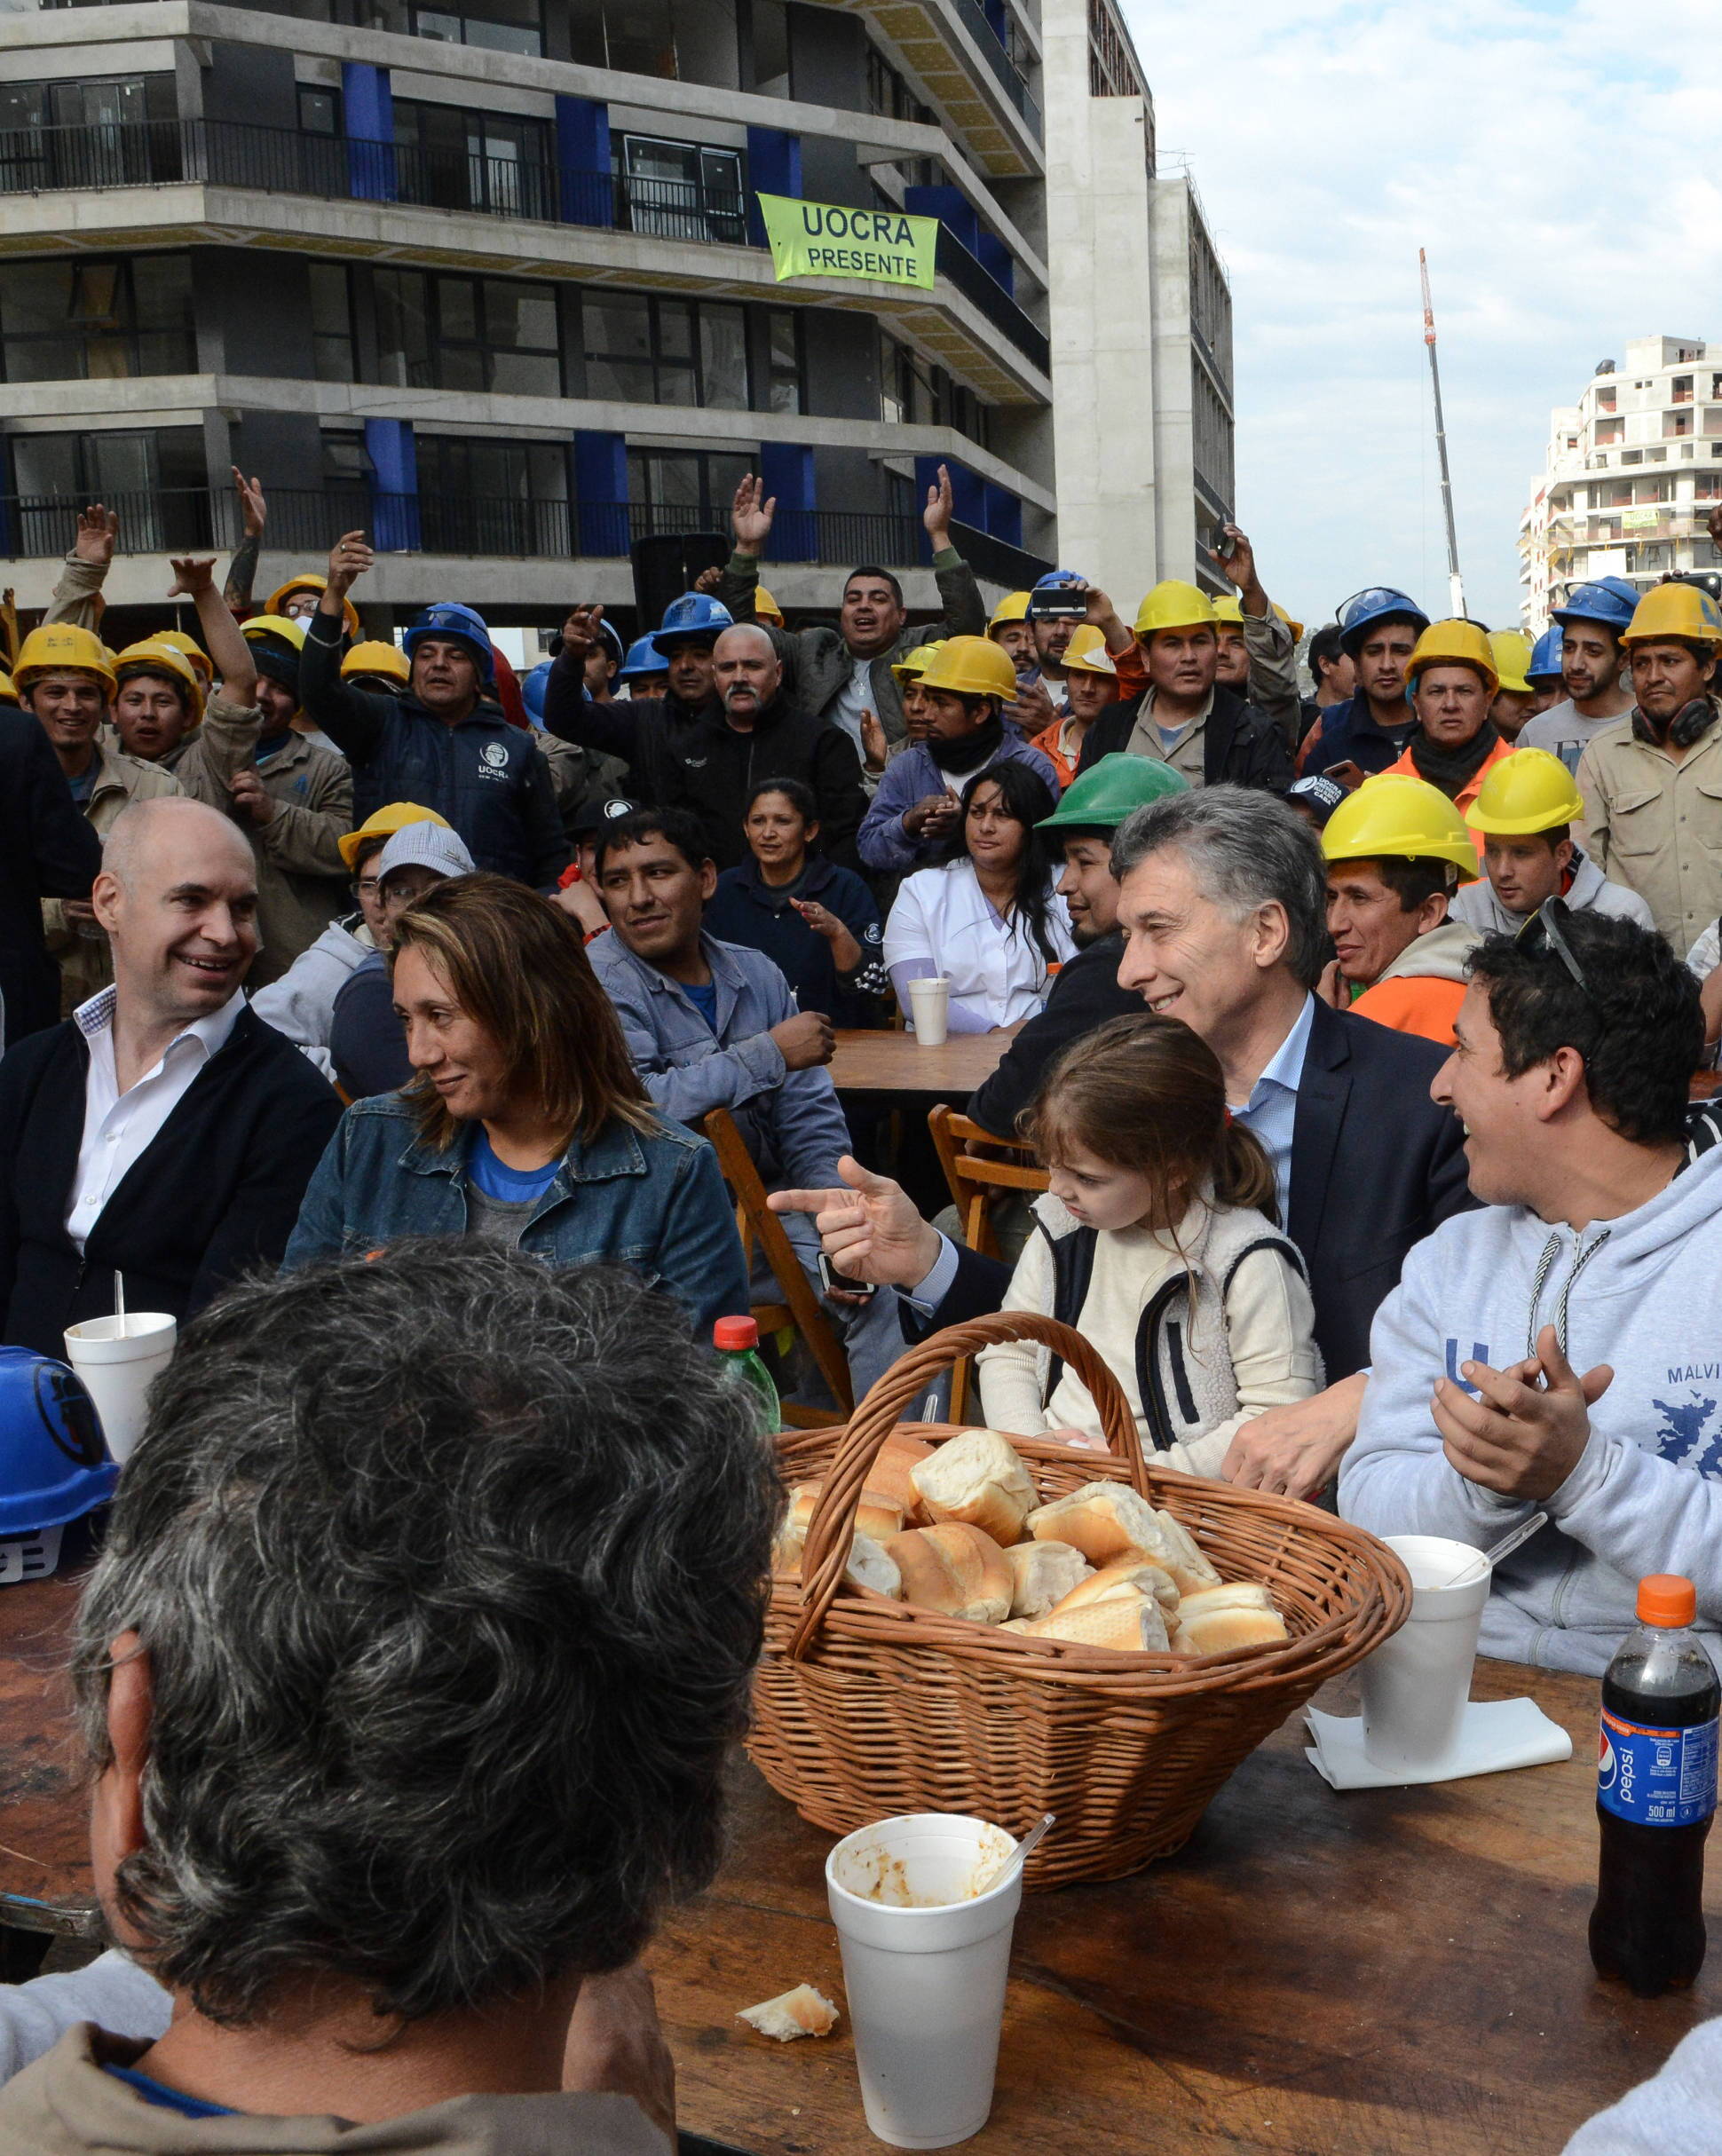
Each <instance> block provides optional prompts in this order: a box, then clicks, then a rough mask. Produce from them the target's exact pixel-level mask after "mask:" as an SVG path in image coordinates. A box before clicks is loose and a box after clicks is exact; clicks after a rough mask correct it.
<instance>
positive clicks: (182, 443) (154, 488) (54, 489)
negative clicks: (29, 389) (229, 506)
mask: <svg viewBox="0 0 1722 2156" xmlns="http://www.w3.org/2000/svg"><path fill="white" fill-rule="evenodd" d="M12 479H13V485H14V489H15V491H16V493H17V494H18V495H19V497H20V513H19V535H18V540H17V542H16V543H17V548H18V551H19V552H20V554H24V555H38V554H59V553H60V552H61V551H63V549H65V547H66V544H67V533H68V531H69V530H70V528H71V518H72V515H73V512H74V511H75V509H78V508H80V507H82V505H83V503H84V502H86V501H91V500H92V499H97V500H101V501H107V502H108V503H109V504H110V505H112V506H113V507H114V508H115V509H117V510H118V512H119V515H120V517H121V519H122V524H123V527H124V531H125V539H126V544H127V546H128V548H129V549H131V550H133V551H136V552H139V553H147V552H153V551H154V550H156V549H170V550H178V549H182V548H188V547H207V546H208V545H209V543H210V536H211V519H210V514H209V474H208V470H207V469H206V466H205V462H204V453H203V432H202V430H201V428H200V427H162V428H159V429H155V430H136V431H134V430H130V429H116V430H115V431H113V432H112V433H90V434H26V435H18V436H15V437H14V438H13V439H12Z"/></svg>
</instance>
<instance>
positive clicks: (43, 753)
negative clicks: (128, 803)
mask: <svg viewBox="0 0 1722 2156" xmlns="http://www.w3.org/2000/svg"><path fill="white" fill-rule="evenodd" d="M101 865H102V847H101V841H100V840H99V838H98V837H97V836H96V833H94V831H93V830H92V829H91V826H90V825H89V824H88V822H87V821H86V820H85V819H84V817H83V816H82V815H80V814H79V812H78V805H77V803H76V802H75V801H74V800H73V799H72V794H71V789H70V787H68V786H67V783H66V774H65V772H64V771H62V770H60V768H59V759H58V758H57V757H56V756H55V754H54V752H53V750H52V749H51V748H50V747H49V746H48V737H47V735H46V734H44V733H43V731H42V727H41V724H40V723H39V722H38V721H37V720H36V719H33V718H32V717H31V716H30V715H29V713H28V712H27V711H7V710H5V709H4V708H3V707H0V1046H4V1047H10V1046H12V1043H13V1042H14V1041H20V1040H22V1039H23V1038H24V1036H25V1035H26V1034H27V1033H34V1032H36V1031H38V1030H39V1029H40V1028H41V1027H43V1026H48V1025H52V1023H54V1019H55V1017H56V1015H58V1013H59V968H58V967H56V966H55V964H54V962H53V960H52V959H51V958H50V957H49V955H48V948H47V945H46V944H44V943H43V940H42V902H43V899H44V898H88V897H89V896H90V886H91V883H92V882H93V881H95V875H96V871H97V870H98V869H99V867H100V866H101Z"/></svg>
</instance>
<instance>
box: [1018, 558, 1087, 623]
mask: <svg viewBox="0 0 1722 2156" xmlns="http://www.w3.org/2000/svg"><path fill="white" fill-rule="evenodd" d="M1087 581H1088V580H1087V578H1086V577H1085V576H1084V575H1083V574H1082V573H1081V571H1080V570H1078V569H1049V570H1048V571H1047V573H1046V575H1045V576H1043V577H1042V578H1041V579H1040V580H1039V582H1038V583H1036V584H1035V585H1034V586H1033V588H1031V591H1030V593H1029V604H1028V607H1027V609H1026V611H1025V612H1024V614H1023V619H1024V620H1028V621H1046V620H1066V621H1068V620H1070V618H1071V616H1072V614H1073V612H1074V611H1075V608H1076V605H1077V604H1078V599H1080V603H1081V604H1082V607H1083V609H1084V611H1085V612H1086V609H1087V600H1086V597H1084V596H1082V595H1081V593H1080V592H1078V589H1077V588H1078V587H1079V586H1086V583H1087Z"/></svg>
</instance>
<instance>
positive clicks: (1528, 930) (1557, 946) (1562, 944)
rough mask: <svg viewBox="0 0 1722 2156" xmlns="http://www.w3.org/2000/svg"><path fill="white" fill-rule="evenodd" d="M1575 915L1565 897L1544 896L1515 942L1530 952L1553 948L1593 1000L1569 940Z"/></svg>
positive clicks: (1582, 968)
mask: <svg viewBox="0 0 1722 2156" xmlns="http://www.w3.org/2000/svg"><path fill="white" fill-rule="evenodd" d="M1572 918H1573V910H1572V908H1571V907H1570V906H1569V905H1568V904H1567V901H1566V900H1565V899H1564V898H1545V899H1544V901H1543V903H1542V904H1541V905H1540V906H1538V907H1537V909H1536V912H1534V913H1533V914H1532V915H1531V917H1530V919H1529V920H1528V921H1527V922H1526V923H1525V925H1524V927H1523V928H1521V929H1520V931H1519V933H1518V935H1517V936H1515V937H1514V938H1513V941H1514V942H1515V943H1518V944H1523V945H1524V947H1525V949H1526V950H1527V951H1552V952H1553V953H1554V955H1555V956H1556V958H1558V959H1559V960H1560V963H1561V964H1562V965H1563V966H1564V967H1566V968H1567V971H1568V973H1569V974H1571V975H1572V976H1573V979H1574V980H1575V981H1576V983H1578V985H1579V987H1580V988H1581V989H1583V990H1584V993H1585V994H1586V995H1587V996H1591V998H1592V1001H1593V1002H1594V1001H1595V997H1594V995H1592V989H1591V983H1589V982H1588V981H1587V980H1586V979H1585V978H1584V967H1582V966H1581V965H1580V964H1579V962H1578V960H1576V958H1575V957H1574V956H1573V947H1572V945H1571V944H1569V943H1568V941H1567V933H1566V932H1567V928H1568V924H1569V923H1570V922H1571V920H1572Z"/></svg>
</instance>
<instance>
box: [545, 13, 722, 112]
mask: <svg viewBox="0 0 1722 2156" xmlns="http://www.w3.org/2000/svg"><path fill="white" fill-rule="evenodd" d="M568 28H569V35H570V36H571V37H572V39H573V57H574V59H576V60H578V61H581V62H582V63H583V64H584V65H585V66H587V67H615V68H620V71H621V72H622V73H623V74H624V75H657V76H658V77H659V78H660V80H662V81H665V82H683V83H708V84H710V85H711V86H712V87H713V88H715V89H718V90H739V89H740V87H741V40H740V36H739V30H738V27H737V22H736V10H735V8H734V7H733V6H725V5H722V4H719V0H571V4H570V7H569V19H568Z"/></svg>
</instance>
